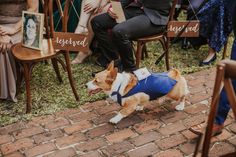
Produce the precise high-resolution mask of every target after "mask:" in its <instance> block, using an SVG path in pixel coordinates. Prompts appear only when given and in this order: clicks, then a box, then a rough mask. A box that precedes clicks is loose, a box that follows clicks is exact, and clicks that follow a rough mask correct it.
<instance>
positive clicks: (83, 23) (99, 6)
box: [71, 0, 110, 64]
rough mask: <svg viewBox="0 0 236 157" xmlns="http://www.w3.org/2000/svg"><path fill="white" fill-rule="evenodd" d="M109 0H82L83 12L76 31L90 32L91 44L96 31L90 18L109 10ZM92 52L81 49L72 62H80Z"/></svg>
mask: <svg viewBox="0 0 236 157" xmlns="http://www.w3.org/2000/svg"><path fill="white" fill-rule="evenodd" d="M108 1H109V0H83V1H82V7H81V14H80V19H79V22H78V26H77V28H76V30H75V33H77V34H81V33H88V32H89V33H88V44H89V45H90V44H91V42H92V40H93V37H94V33H93V30H92V28H91V25H90V20H91V19H92V18H93V17H94V16H96V15H98V14H101V13H104V12H105V11H107V9H108V7H109V5H110V4H109V3H108ZM90 54H92V51H91V50H89V52H82V51H80V52H79V53H78V55H77V56H76V57H75V59H74V60H73V61H72V62H71V63H72V64H79V63H82V62H83V60H84V59H85V58H86V57H87V56H89V55H90Z"/></svg>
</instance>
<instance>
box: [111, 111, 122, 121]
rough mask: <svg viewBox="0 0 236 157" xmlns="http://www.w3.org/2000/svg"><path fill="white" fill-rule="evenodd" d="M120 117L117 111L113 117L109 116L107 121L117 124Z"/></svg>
mask: <svg viewBox="0 0 236 157" xmlns="http://www.w3.org/2000/svg"><path fill="white" fill-rule="evenodd" d="M122 118H123V116H122V114H120V113H118V114H117V115H116V116H115V117H113V118H111V119H110V120H109V122H110V123H112V124H117V123H118V122H119V121H121V119H122Z"/></svg>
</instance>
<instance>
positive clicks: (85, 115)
mask: <svg viewBox="0 0 236 157" xmlns="http://www.w3.org/2000/svg"><path fill="white" fill-rule="evenodd" d="M186 78H187V80H188V85H189V89H190V91H191V93H190V95H189V96H188V100H187V106H186V109H185V110H184V111H182V112H177V111H175V110H174V104H173V103H172V102H169V103H165V104H164V105H158V104H157V102H155V101H153V102H150V103H149V104H146V109H145V111H143V112H136V113H135V114H133V115H131V116H129V117H128V118H126V119H124V120H122V121H121V122H120V123H119V124H118V125H112V124H109V123H108V120H109V119H110V118H111V117H112V116H114V115H115V112H116V111H118V110H119V108H120V107H119V106H118V105H117V104H114V103H113V104H112V103H111V104H109V103H107V101H104V100H103V101H98V102H94V103H88V104H85V105H83V106H82V107H81V108H79V109H68V110H65V111H62V112H59V113H56V114H54V115H48V116H43V117H37V118H33V119H32V121H30V122H18V123H15V124H12V125H9V126H5V127H2V128H0V150H1V152H0V157H1V156H8V157H21V156H29V157H30V156H49V157H52V156H55V157H70V156H82V157H106V156H109V157H115V156H117V157H127V156H130V157H143V156H153V157H182V156H192V153H193V151H194V148H195V144H196V136H195V135H194V134H192V133H191V132H189V131H188V128H189V126H191V125H194V124H198V123H200V122H202V121H203V120H204V119H205V118H206V114H207V112H208V107H209V106H208V103H209V101H210V98H211V94H212V88H213V85H214V78H215V71H214V70H212V69H210V70H206V71H201V72H198V73H194V74H191V75H188V76H186ZM235 133H236V124H235V123H233V114H232V112H231V113H230V116H228V119H227V122H226V127H225V129H224V131H223V133H222V134H221V135H219V136H218V137H216V138H213V139H212V142H214V144H213V146H212V148H211V151H210V156H218V155H221V154H225V153H228V152H232V151H235V149H236V148H235V146H236V136H235Z"/></svg>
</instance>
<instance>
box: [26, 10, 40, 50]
mask: <svg viewBox="0 0 236 157" xmlns="http://www.w3.org/2000/svg"><path fill="white" fill-rule="evenodd" d="M43 27H44V14H41V13H34V12H28V11H23V13H22V36H23V39H22V45H23V46H25V47H28V48H32V49H36V50H42V41H43Z"/></svg>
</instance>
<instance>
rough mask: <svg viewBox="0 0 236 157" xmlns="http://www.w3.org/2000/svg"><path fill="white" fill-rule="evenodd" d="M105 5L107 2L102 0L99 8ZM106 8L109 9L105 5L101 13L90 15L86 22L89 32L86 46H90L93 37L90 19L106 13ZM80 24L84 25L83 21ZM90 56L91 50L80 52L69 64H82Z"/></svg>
mask: <svg viewBox="0 0 236 157" xmlns="http://www.w3.org/2000/svg"><path fill="white" fill-rule="evenodd" d="M106 4H107V0H102V1H101V5H100V6H104V5H106ZM83 5H84V4H83ZM108 7H109V5H108V4H107V5H106V6H105V7H104V8H103V10H102V12H100V13H96V14H92V15H90V18H89V21H88V22H87V32H89V33H88V45H90V44H91V42H92V40H93V37H94V33H93V29H92V27H91V23H90V21H91V19H93V18H94V17H95V16H97V15H99V14H102V13H104V12H106V10H107V9H108ZM81 18H82V14H81ZM81 23H85V22H84V21H83V22H81ZM79 24H80V22H79ZM78 26H79V25H78ZM81 30H82V29H81ZM91 54H92V51H91V50H89V51H88V52H82V51H80V52H79V53H78V54H77V56H76V57H75V59H74V60H73V61H72V62H71V64H80V63H82V62H83V61H84V59H85V58H87V57H88V56H89V55H91Z"/></svg>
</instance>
